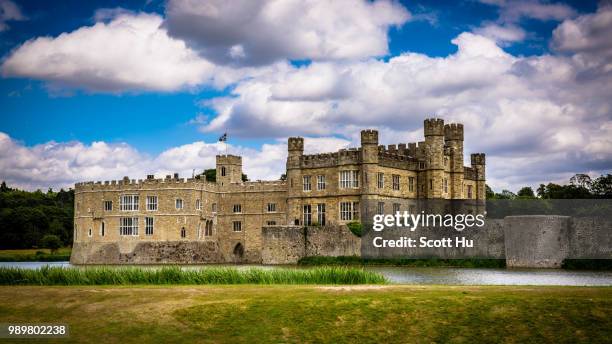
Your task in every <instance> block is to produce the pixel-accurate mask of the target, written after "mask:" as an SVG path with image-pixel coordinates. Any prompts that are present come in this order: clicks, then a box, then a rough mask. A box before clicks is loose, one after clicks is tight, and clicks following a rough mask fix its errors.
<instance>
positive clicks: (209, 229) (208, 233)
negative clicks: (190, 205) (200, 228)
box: [204, 221, 213, 237]
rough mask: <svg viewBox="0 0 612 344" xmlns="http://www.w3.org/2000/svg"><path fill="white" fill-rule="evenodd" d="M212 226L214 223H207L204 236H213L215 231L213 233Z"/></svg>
mask: <svg viewBox="0 0 612 344" xmlns="http://www.w3.org/2000/svg"><path fill="white" fill-rule="evenodd" d="M212 226H213V223H212V221H206V227H205V228H204V236H207V237H208V236H212V234H213V231H212Z"/></svg>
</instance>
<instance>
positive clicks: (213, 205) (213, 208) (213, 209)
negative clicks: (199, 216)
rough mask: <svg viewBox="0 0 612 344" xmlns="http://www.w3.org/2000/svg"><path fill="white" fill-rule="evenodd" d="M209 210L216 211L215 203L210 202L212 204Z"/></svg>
mask: <svg viewBox="0 0 612 344" xmlns="http://www.w3.org/2000/svg"><path fill="white" fill-rule="evenodd" d="M211 211H212V212H213V213H216V212H217V203H213V204H212V206H211Z"/></svg>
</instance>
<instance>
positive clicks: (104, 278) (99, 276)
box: [0, 266, 387, 286]
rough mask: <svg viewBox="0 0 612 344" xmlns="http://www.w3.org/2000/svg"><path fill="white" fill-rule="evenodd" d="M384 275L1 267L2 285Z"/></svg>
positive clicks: (346, 279)
mask: <svg viewBox="0 0 612 344" xmlns="http://www.w3.org/2000/svg"><path fill="white" fill-rule="evenodd" d="M385 283H387V280H386V279H385V277H383V276H382V275H380V274H378V273H375V272H370V271H365V270H363V269H359V268H347V267H317V268H311V269H287V268H278V269H260V268H248V269H236V268H232V267H206V268H200V269H183V268H181V267H179V266H168V267H161V268H143V267H82V268H74V267H68V268H67V267H49V266H44V267H42V268H38V269H23V268H16V267H0V285H44V286H51V285H136V284H151V285H169V284H182V285H185V284H385Z"/></svg>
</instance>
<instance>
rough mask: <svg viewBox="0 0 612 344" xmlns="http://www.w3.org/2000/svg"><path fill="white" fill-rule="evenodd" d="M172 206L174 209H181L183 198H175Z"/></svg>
mask: <svg viewBox="0 0 612 344" xmlns="http://www.w3.org/2000/svg"><path fill="white" fill-rule="evenodd" d="M174 206H175V208H176V209H183V200H182V199H180V198H177V199H176V200H175V202H174Z"/></svg>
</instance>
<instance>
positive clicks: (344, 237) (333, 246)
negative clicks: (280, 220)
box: [262, 225, 361, 264]
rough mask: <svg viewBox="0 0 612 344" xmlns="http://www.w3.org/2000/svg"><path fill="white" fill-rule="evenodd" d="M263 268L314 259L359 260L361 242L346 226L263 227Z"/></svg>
mask: <svg viewBox="0 0 612 344" xmlns="http://www.w3.org/2000/svg"><path fill="white" fill-rule="evenodd" d="M262 238H263V250H262V263H263V264H296V263H297V262H298V260H300V258H303V257H311V256H328V257H336V256H359V255H360V250H361V238H359V237H357V236H356V235H354V234H353V233H352V232H351V231H350V230H349V229H348V228H347V227H346V226H340V225H338V226H323V227H300V226H290V227H264V228H263V229H262Z"/></svg>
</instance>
